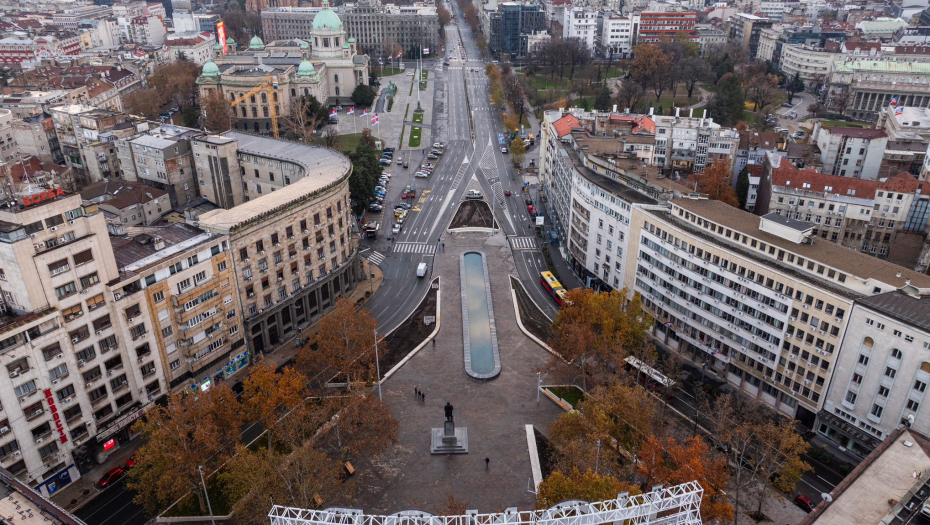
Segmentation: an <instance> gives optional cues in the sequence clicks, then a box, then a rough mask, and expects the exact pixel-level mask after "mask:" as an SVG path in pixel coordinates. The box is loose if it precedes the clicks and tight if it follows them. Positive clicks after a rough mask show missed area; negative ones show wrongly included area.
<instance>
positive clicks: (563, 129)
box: [552, 115, 583, 138]
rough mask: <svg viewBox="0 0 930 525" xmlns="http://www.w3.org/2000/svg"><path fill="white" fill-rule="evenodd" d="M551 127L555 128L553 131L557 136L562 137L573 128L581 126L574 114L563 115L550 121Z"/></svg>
mask: <svg viewBox="0 0 930 525" xmlns="http://www.w3.org/2000/svg"><path fill="white" fill-rule="evenodd" d="M552 127H553V128H554V129H555V132H556V133H558V135H559V138H562V137H564V136H565V135H568V134H569V133H571V132H572V130H573V129H577V128H581V127H583V126H582V125H581V121H580V120H578V118H577V117H575V116H574V115H565V116H564V117H562V118H560V119H559V120H556V121H555V122H553V123H552Z"/></svg>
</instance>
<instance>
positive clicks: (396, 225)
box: [391, 224, 400, 235]
mask: <svg viewBox="0 0 930 525" xmlns="http://www.w3.org/2000/svg"><path fill="white" fill-rule="evenodd" d="M391 233H393V234H394V235H397V234H398V233H400V224H395V225H394V227H393V228H391Z"/></svg>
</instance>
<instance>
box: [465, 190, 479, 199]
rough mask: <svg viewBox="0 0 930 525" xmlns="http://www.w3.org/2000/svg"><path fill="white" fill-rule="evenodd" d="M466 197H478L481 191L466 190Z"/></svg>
mask: <svg viewBox="0 0 930 525" xmlns="http://www.w3.org/2000/svg"><path fill="white" fill-rule="evenodd" d="M465 198H466V199H480V198H481V192H480V191H478V190H468V193H466V194H465Z"/></svg>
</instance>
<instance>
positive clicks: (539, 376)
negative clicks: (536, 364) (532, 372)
mask: <svg viewBox="0 0 930 525" xmlns="http://www.w3.org/2000/svg"><path fill="white" fill-rule="evenodd" d="M541 390H542V372H536V402H537V403H539V392H540V391H541Z"/></svg>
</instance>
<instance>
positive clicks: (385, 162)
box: [380, 158, 391, 166]
mask: <svg viewBox="0 0 930 525" xmlns="http://www.w3.org/2000/svg"><path fill="white" fill-rule="evenodd" d="M380 164H381V165H382V166H390V165H391V159H384V158H383V159H381V161H380Z"/></svg>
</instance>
